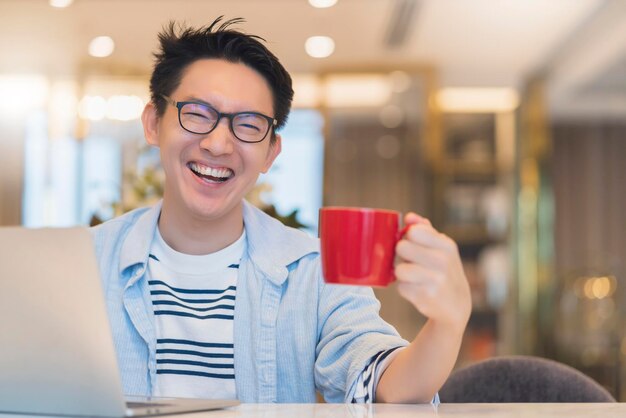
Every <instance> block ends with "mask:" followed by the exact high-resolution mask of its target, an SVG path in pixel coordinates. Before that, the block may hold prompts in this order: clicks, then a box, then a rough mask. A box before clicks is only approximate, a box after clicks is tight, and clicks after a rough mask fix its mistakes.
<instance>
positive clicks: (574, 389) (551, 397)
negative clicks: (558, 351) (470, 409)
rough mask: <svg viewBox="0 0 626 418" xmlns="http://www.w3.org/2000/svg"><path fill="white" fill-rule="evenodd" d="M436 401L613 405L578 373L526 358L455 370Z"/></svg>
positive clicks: (490, 361)
mask: <svg viewBox="0 0 626 418" xmlns="http://www.w3.org/2000/svg"><path fill="white" fill-rule="evenodd" d="M439 397H440V399H441V402H443V403H518V402H615V399H614V398H613V397H612V396H611V394H610V393H609V392H608V391H607V390H606V389H604V388H603V387H602V386H600V385H599V384H598V383H597V382H596V381H594V380H593V379H591V378H590V377H588V376H587V375H585V374H583V373H581V372H580V371H578V370H576V369H574V368H572V367H570V366H566V365H565V364H562V363H558V362H556V361H553V360H547V359H543V358H539V357H528V356H505V357H495V358H491V359H488V360H484V361H481V362H478V363H475V364H472V365H470V366H467V367H465V368H462V369H460V370H457V371H455V372H453V373H452V374H451V375H450V377H449V379H448V380H447V381H446V383H445V384H444V385H443V387H442V388H441V390H440V391H439Z"/></svg>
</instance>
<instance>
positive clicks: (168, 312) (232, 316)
mask: <svg viewBox="0 0 626 418" xmlns="http://www.w3.org/2000/svg"><path fill="white" fill-rule="evenodd" d="M154 314H155V315H174V316H184V317H187V318H196V319H231V320H232V319H235V316H234V315H221V314H215V315H194V314H190V313H187V312H176V311H154Z"/></svg>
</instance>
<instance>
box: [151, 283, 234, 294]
mask: <svg viewBox="0 0 626 418" xmlns="http://www.w3.org/2000/svg"><path fill="white" fill-rule="evenodd" d="M148 284H149V285H151V286H154V285H162V286H165V287H167V288H169V289H171V290H173V291H174V292H178V293H191V294H202V293H207V294H219V293H224V292H227V291H229V290H237V286H228V287H227V288H226V289H224V290H215V289H181V288H180V287H172V286H170V285H168V284H167V283H165V282H163V281H161V280H150V281H148Z"/></svg>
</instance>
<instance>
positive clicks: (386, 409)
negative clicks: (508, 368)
mask: <svg viewBox="0 0 626 418" xmlns="http://www.w3.org/2000/svg"><path fill="white" fill-rule="evenodd" d="M201 414H202V416H203V417H204V418H435V417H440V418H447V417H450V418H504V417H506V418H509V417H511V418H512V417H515V418H542V417H560V418H561V417H565V418H577V417H598V418H600V417H601V418H612V417H616V418H617V417H620V418H626V403H596V404H590V403H586V404H584V403H579V404H571V403H560V404H545V403H544V404H529V403H526V404H441V405H439V406H438V407H434V406H432V405H393V404H391V405H388V404H375V405H350V404H243V405H240V406H237V407H234V408H229V409H225V410H220V411H211V412H204V413H201ZM182 416H183V415H179V416H178V417H182ZM200 416H201V415H200V414H194V415H193V418H199V417H200Z"/></svg>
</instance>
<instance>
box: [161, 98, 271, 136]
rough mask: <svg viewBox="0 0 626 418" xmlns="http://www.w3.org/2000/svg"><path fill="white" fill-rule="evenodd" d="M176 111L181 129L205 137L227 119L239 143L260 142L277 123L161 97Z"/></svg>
mask: <svg viewBox="0 0 626 418" xmlns="http://www.w3.org/2000/svg"><path fill="white" fill-rule="evenodd" d="M162 97H163V98H164V99H165V100H166V101H167V102H168V103H169V104H171V105H172V106H175V107H176V108H177V109H178V122H179V123H180V126H181V128H183V129H184V130H186V131H187V132H191V133H193V134H200V135H206V134H208V133H210V132H212V131H213V130H214V129H215V127H216V126H217V124H218V123H219V122H220V120H221V119H222V118H228V120H229V122H230V124H229V126H230V131H231V132H232V133H233V135H235V138H237V139H238V140H240V141H243V142H261V141H263V140H264V139H265V137H266V136H267V134H268V133H269V131H270V129H272V128H273V127H275V126H276V124H277V123H278V121H277V120H276V119H274V118H270V117H269V116H265V115H264V114H262V113H257V112H239V113H222V112H219V111H218V110H217V109H215V108H213V107H211V106H209V105H208V104H206V103H199V102H177V101H175V100H173V99H172V98H170V97H168V96H162Z"/></svg>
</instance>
